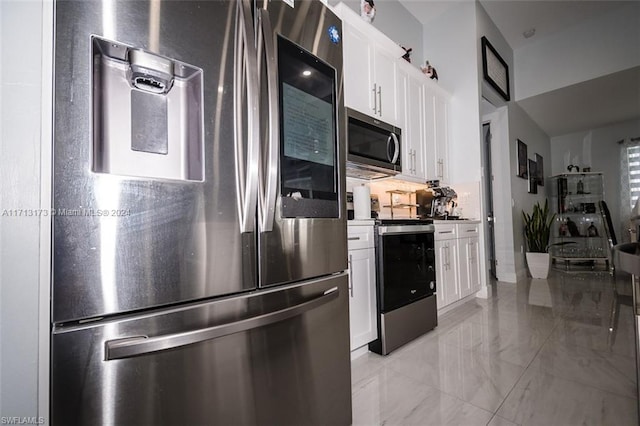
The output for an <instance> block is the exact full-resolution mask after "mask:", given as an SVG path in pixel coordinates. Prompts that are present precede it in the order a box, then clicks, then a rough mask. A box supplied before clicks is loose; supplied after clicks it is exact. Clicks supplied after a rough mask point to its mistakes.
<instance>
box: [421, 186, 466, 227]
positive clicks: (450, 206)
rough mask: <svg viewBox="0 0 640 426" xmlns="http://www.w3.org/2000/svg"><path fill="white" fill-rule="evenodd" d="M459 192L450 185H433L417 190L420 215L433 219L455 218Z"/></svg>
mask: <svg viewBox="0 0 640 426" xmlns="http://www.w3.org/2000/svg"><path fill="white" fill-rule="evenodd" d="M457 200H458V194H456V191H454V190H453V189H452V188H449V187H448V186H432V187H430V188H427V189H421V190H418V191H416V204H417V205H418V207H417V209H418V217H420V218H432V219H447V218H449V219H454V218H455V217H454V216H453V211H454V209H455V207H456V205H457Z"/></svg>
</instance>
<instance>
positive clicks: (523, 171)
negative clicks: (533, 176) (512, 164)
mask: <svg viewBox="0 0 640 426" xmlns="http://www.w3.org/2000/svg"><path fill="white" fill-rule="evenodd" d="M517 149H518V157H517V158H518V163H517V164H516V176H518V177H521V178H522V179H527V178H528V177H529V175H528V173H527V170H528V169H527V167H528V164H527V144H526V143H524V142H522V141H521V140H520V139H518V147H517Z"/></svg>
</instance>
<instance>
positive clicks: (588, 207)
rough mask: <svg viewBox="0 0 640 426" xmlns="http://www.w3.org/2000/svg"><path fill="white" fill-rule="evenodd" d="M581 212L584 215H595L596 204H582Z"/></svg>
mask: <svg viewBox="0 0 640 426" xmlns="http://www.w3.org/2000/svg"><path fill="white" fill-rule="evenodd" d="M582 211H583V212H585V213H595V212H596V203H583V204H582Z"/></svg>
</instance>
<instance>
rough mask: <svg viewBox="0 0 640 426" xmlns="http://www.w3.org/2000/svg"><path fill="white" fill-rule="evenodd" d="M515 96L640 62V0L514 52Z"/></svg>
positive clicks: (589, 77) (591, 77)
mask: <svg viewBox="0 0 640 426" xmlns="http://www.w3.org/2000/svg"><path fill="white" fill-rule="evenodd" d="M514 58H515V68H516V74H517V80H516V81H515V89H516V90H515V91H516V95H517V96H516V98H515V99H516V100H520V99H525V98H528V97H530V96H535V95H539V94H541V93H545V92H548V91H551V90H555V89H559V88H561V87H565V86H569V85H572V84H576V83H579V82H582V81H586V80H590V79H593V78H597V77H601V76H604V75H607V74H611V73H614V72H617V71H622V70H625V69H628V68H632V67H635V66H638V65H640V2H637V1H633V2H628V4H627V5H625V6H624V7H621V8H619V9H617V10H615V11H613V12H611V13H609V14H607V15H604V16H597V17H594V18H593V19H591V20H588V21H585V22H583V23H581V24H579V25H575V26H571V27H569V28H567V29H566V30H565V31H562V32H560V33H556V34H552V35H550V36H548V37H544V38H541V39H539V40H537V41H534V42H532V43H531V44H527V45H525V46H523V47H521V48H519V49H517V50H516V51H515V55H514Z"/></svg>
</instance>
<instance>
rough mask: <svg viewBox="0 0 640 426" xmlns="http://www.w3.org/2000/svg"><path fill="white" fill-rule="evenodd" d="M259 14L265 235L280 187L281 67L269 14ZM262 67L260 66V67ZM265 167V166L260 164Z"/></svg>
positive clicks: (262, 11)
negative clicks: (265, 112)
mask: <svg viewBox="0 0 640 426" xmlns="http://www.w3.org/2000/svg"><path fill="white" fill-rule="evenodd" d="M259 13H260V14H259V15H258V25H259V28H258V62H259V64H261V63H262V53H261V52H262V47H263V46H264V53H265V56H266V72H267V96H268V104H269V121H268V122H269V136H268V149H267V156H268V157H267V161H266V171H264V172H263V176H262V179H261V182H262V184H263V185H265V188H263V190H262V191H261V194H262V197H261V198H260V212H259V214H260V228H261V231H262V232H270V231H272V230H273V218H274V215H275V208H276V198H277V184H278V157H279V154H280V153H279V148H280V138H279V136H280V135H279V125H280V117H279V110H278V64H277V62H276V51H275V46H274V43H273V30H272V28H271V21H270V20H269V12H268V11H266V10H265V9H260V12H259ZM259 67H260V65H259ZM258 72H259V73H258V76H260V77H262V71H261V70H260V69H258ZM260 164H261V166H262V167H264V164H265V163H260Z"/></svg>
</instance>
